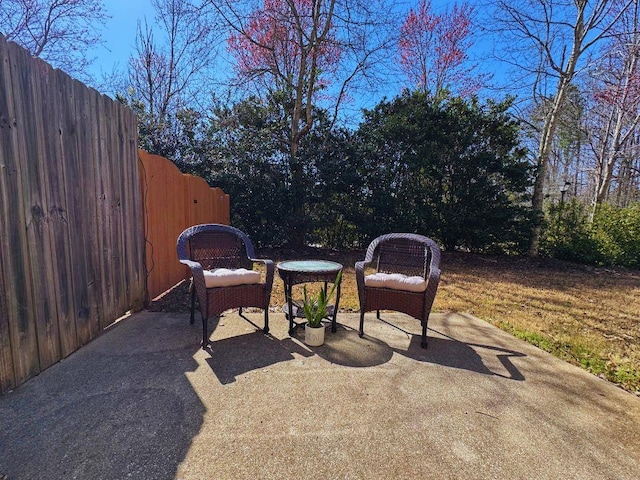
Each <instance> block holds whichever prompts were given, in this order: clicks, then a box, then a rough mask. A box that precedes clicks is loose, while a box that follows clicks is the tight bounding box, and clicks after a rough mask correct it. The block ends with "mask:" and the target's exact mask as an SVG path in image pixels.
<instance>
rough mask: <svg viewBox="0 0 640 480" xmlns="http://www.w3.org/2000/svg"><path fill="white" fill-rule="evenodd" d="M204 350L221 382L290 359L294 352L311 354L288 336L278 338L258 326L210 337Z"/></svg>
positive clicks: (225, 382)
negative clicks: (249, 329)
mask: <svg viewBox="0 0 640 480" xmlns="http://www.w3.org/2000/svg"><path fill="white" fill-rule="evenodd" d="M206 350H207V352H208V353H209V355H210V357H209V358H207V360H206V361H207V364H208V365H209V367H210V368H211V370H212V371H213V373H214V374H215V376H216V377H218V380H219V381H220V383H221V384H223V385H227V384H229V383H233V382H235V381H236V377H238V376H239V375H242V374H244V373H248V372H250V371H252V370H259V369H261V368H265V367H268V366H270V365H275V364H277V363H280V362H287V361H290V360H294V359H295V357H294V355H293V354H294V353H297V354H299V355H301V356H303V357H310V356H312V355H313V353H312V352H309V351H308V350H306V349H305V348H303V347H302V346H301V345H299V344H297V343H296V342H294V341H293V340H291V339H290V338H288V337H287V338H285V339H282V340H280V339H278V338H275V337H274V336H272V335H270V334H265V333H264V332H262V331H261V330H259V331H255V332H251V333H247V334H244V335H237V336H233V337H229V338H225V339H221V340H215V341H212V342H211V345H210V346H208V347H207V348H206Z"/></svg>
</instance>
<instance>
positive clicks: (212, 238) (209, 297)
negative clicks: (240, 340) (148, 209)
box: [176, 224, 275, 348]
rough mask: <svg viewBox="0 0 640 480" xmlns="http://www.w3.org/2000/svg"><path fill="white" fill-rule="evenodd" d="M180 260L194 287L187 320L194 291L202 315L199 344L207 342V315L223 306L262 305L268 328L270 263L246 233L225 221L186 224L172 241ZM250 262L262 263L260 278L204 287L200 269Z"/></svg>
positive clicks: (248, 265)
mask: <svg viewBox="0 0 640 480" xmlns="http://www.w3.org/2000/svg"><path fill="white" fill-rule="evenodd" d="M176 248H177V252H178V258H179V259H180V262H181V263H183V264H185V265H187V266H188V267H189V268H190V269H191V275H192V279H193V285H194V287H195V288H194V291H193V294H192V299H191V323H193V322H194V310H195V297H196V295H197V298H198V304H199V306H200V314H201V316H202V346H203V348H205V347H206V346H207V345H208V344H209V332H208V319H209V317H210V316H218V315H220V314H221V313H223V312H224V311H226V310H229V309H232V308H242V307H258V308H262V309H264V329H263V330H264V332H265V333H267V332H269V301H270V299H271V288H272V287H273V277H274V270H275V267H274V264H273V261H271V260H267V259H257V258H254V257H255V251H254V248H253V244H252V243H251V240H249V237H248V236H247V235H246V234H245V233H244V232H242V231H240V230H238V229H237V228H234V227H230V226H228V225H219V224H204V225H196V226H193V227H189V228H187V229H186V230H185V231H184V232H182V233H181V234H180V236H179V237H178V242H177V245H176ZM254 263H262V264H264V265H265V267H266V274H265V278H264V282H261V283H258V284H249V285H236V286H231V287H216V288H207V287H206V285H205V280H204V273H203V272H204V270H210V269H213V268H248V269H251V268H252V267H253V265H254Z"/></svg>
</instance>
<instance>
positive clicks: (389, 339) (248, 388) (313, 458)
mask: <svg viewBox="0 0 640 480" xmlns="http://www.w3.org/2000/svg"><path fill="white" fill-rule="evenodd" d="M247 316H248V317H249V318H250V319H252V320H253V321H254V322H255V323H256V324H258V325H261V324H262V314H261V313H250V314H248V315H247ZM188 318H189V317H188V315H183V314H167V313H151V312H139V313H136V314H134V315H132V316H131V317H129V318H126V319H124V320H122V321H120V322H119V323H118V324H116V325H115V326H114V327H112V328H110V329H109V330H108V331H106V332H105V333H104V334H102V335H100V336H99V337H98V338H97V339H95V340H94V341H92V342H91V343H90V344H89V345H86V346H85V347H83V348H81V349H80V350H79V351H78V352H76V353H74V354H72V355H71V356H70V357H68V358H67V359H65V360H64V361H62V362H60V363H59V364H57V365H54V366H53V367H51V368H49V369H48V370H46V371H45V372H43V373H42V374H40V375H39V376H38V377H36V378H34V379H32V380H30V381H28V382H27V383H26V384H24V385H22V386H21V387H19V388H18V389H17V390H16V391H14V392H11V393H9V394H7V395H5V396H4V397H0V477H1V476H2V474H6V475H7V476H8V479H9V480H15V479H40V478H42V479H47V480H50V479H67V478H77V479H124V478H133V479H173V478H176V479H204V478H211V479H272V478H273V479H294V478H308V479H414V478H416V479H417V478H420V479H429V478H437V479H457V478H465V479H491V478H496V479H529V478H536V479H558V478H562V479H587V478H588V479H637V478H638V475H639V473H638V472H640V398H638V397H636V396H634V395H632V394H629V393H626V392H624V391H622V390H621V389H619V388H617V387H615V386H614V385H611V384H610V383H608V382H606V381H604V380H601V379H599V378H597V377H595V376H593V375H590V374H588V373H586V372H584V371H582V370H581V369H579V368H577V367H573V366H571V365H569V364H567V363H565V362H562V361H560V360H558V359H556V358H554V357H553V356H551V355H549V354H547V353H545V352H543V351H541V350H539V349H537V348H535V347H533V346H531V345H529V344H527V343H525V342H522V341H519V340H517V339H516V338H514V337H512V336H511V335H509V334H507V333H505V332H503V331H501V330H499V329H497V328H495V327H493V326H491V325H489V324H488V323H486V322H483V321H481V320H479V319H477V318H474V317H473V316H470V315H458V314H433V315H432V320H431V322H430V331H429V348H428V349H427V350H423V349H421V348H420V337H419V333H420V329H419V325H418V323H417V322H416V321H414V320H412V319H411V318H409V317H407V316H404V315H400V314H386V315H385V314H383V319H387V320H389V321H392V322H393V323H395V324H396V325H397V326H399V327H400V329H397V328H393V327H391V326H389V325H387V324H385V323H383V322H380V321H378V320H376V319H375V315H374V314H367V317H366V318H367V320H366V323H365V331H366V335H365V337H364V338H362V339H361V338H359V337H358V334H357V325H358V318H359V316H358V314H339V316H338V322H339V325H338V331H337V332H336V333H335V334H332V333H331V332H330V331H327V336H326V340H327V341H326V343H325V345H323V346H321V347H307V346H306V345H304V343H303V342H302V334H303V332H299V333H296V335H294V337H293V338H291V337H289V336H288V334H287V326H288V325H287V322H286V320H285V318H284V315H282V314H278V313H276V314H271V316H270V318H271V332H270V334H269V335H264V334H263V333H262V332H261V331H259V330H256V329H255V328H254V327H253V326H251V325H250V324H249V323H247V322H245V321H243V320H242V319H240V318H239V316H238V314H237V312H236V313H230V314H227V315H226V316H224V317H223V318H222V319H221V321H220V324H219V325H218V327H217V328H216V329H215V331H214V333H213V334H212V340H213V343H212V347H211V350H210V351H208V352H207V351H203V350H202V349H200V348H199V347H198V343H199V338H200V335H201V333H200V325H199V322H196V324H195V325H193V326H192V325H189V320H188Z"/></svg>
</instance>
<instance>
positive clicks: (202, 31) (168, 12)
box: [120, 0, 216, 163]
mask: <svg viewBox="0 0 640 480" xmlns="http://www.w3.org/2000/svg"><path fill="white" fill-rule="evenodd" d="M152 5H153V7H154V9H155V11H156V22H155V26H156V29H155V30H154V29H153V28H152V27H150V26H149V25H148V24H147V23H146V21H145V23H144V24H141V23H139V24H138V32H137V35H136V46H135V53H134V54H133V55H132V56H131V58H130V59H129V71H128V79H127V80H126V82H125V85H123V86H121V89H123V90H124V91H121V92H120V97H121V99H123V100H124V101H125V102H126V103H128V104H129V105H130V106H132V107H133V108H134V109H135V110H136V112H137V114H138V123H139V128H140V147H141V148H143V149H144V150H147V151H148V152H150V153H155V154H159V155H164V156H166V157H169V158H171V159H173V160H174V161H176V162H177V163H180V162H185V161H188V159H185V158H182V156H183V153H182V150H183V149H182V148H181V141H182V140H183V139H184V137H183V135H182V133H183V130H184V128H185V127H186V128H187V130H188V129H189V128H190V127H189V124H190V122H192V121H193V117H194V116H200V115H201V114H199V113H198V111H205V110H206V107H208V106H209V105H208V103H209V102H208V99H209V98H211V90H210V79H209V78H208V74H209V73H210V72H209V69H210V68H211V65H212V64H213V58H214V54H215V40H216V38H215V31H214V30H213V27H212V26H211V25H212V19H211V18H210V17H209V16H207V15H206V12H204V11H203V10H202V9H201V8H200V7H197V6H195V5H193V3H192V2H191V1H190V0H152ZM157 34H159V39H158V38H157V37H156V35H157ZM182 120H184V121H186V124H185V123H183V122H182ZM192 131H193V129H192Z"/></svg>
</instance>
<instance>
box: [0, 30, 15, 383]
mask: <svg viewBox="0 0 640 480" xmlns="http://www.w3.org/2000/svg"><path fill="white" fill-rule="evenodd" d="M6 78H10V74H9V56H8V52H7V44H6V42H5V40H4V38H2V37H1V36H0V85H3V84H4V83H5V82H6V80H5V79H6ZM11 103H12V100H11V98H10V97H9V90H8V89H6V88H0V219H2V221H0V395H2V394H4V393H6V392H8V391H9V390H12V389H13V388H14V387H15V386H16V377H15V374H14V371H13V352H12V351H11V331H10V325H9V322H10V320H11V319H10V318H9V312H8V311H7V302H8V298H7V291H6V289H5V283H6V280H5V279H6V278H10V277H8V276H7V275H6V274H5V271H4V267H3V260H2V258H3V254H6V253H9V248H8V245H7V244H6V243H3V242H4V241H5V239H6V238H8V232H6V231H5V230H6V222H5V218H7V216H8V215H9V214H10V209H9V202H8V198H7V193H9V192H8V188H7V183H10V182H11V172H9V168H10V166H9V161H8V159H9V158H13V144H14V139H13V137H14V124H13V120H12V118H11V115H10V106H9V105H10V104H11ZM11 110H12V107H11Z"/></svg>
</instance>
